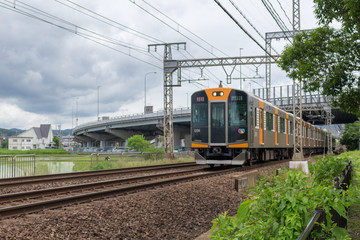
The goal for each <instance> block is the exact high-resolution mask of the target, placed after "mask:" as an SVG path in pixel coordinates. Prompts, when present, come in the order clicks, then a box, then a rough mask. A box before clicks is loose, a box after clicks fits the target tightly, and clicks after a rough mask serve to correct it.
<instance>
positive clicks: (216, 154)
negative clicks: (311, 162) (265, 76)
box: [191, 88, 326, 165]
mask: <svg viewBox="0 0 360 240" xmlns="http://www.w3.org/2000/svg"><path fill="white" fill-rule="evenodd" d="M191 109H192V114H191V147H192V148H193V149H195V160H196V163H197V164H209V165H214V164H224V165H243V164H245V163H249V164H251V163H252V162H253V161H265V160H270V159H284V158H291V157H292V155H293V144H294V135H293V132H294V131H293V121H295V120H294V116H293V115H292V114H291V113H288V112H285V111H283V110H281V109H279V108H278V107H277V106H275V105H273V104H271V103H268V102H266V101H263V100H261V99H260V98H258V97H257V96H255V95H253V94H250V93H247V92H245V91H241V90H236V89H232V88H212V89H205V90H201V91H198V92H195V93H194V94H193V95H192V96H191ZM299 122H300V121H299V119H298V118H297V119H296V127H297V128H301V131H302V140H301V141H303V151H304V154H305V155H306V154H310V153H321V152H323V151H326V134H325V132H323V131H322V130H321V129H319V128H317V127H316V126H314V125H311V124H310V123H307V122H304V121H303V124H302V126H299ZM299 140H300V139H299Z"/></svg>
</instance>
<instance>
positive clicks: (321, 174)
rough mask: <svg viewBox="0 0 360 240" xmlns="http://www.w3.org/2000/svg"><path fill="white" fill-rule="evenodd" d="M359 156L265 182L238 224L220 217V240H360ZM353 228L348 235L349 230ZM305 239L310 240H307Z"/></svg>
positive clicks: (245, 204) (321, 161)
mask: <svg viewBox="0 0 360 240" xmlns="http://www.w3.org/2000/svg"><path fill="white" fill-rule="evenodd" d="M359 164H360V154H359V152H349V153H344V154H342V155H340V156H333V155H330V156H327V157H326V158H320V159H318V160H317V161H316V162H315V163H313V164H311V165H310V171H311V175H308V176H306V175H305V174H303V173H302V172H300V171H296V170H286V171H283V172H282V173H281V174H279V176H276V177H271V178H264V179H262V180H260V181H259V184H258V185H257V187H256V188H254V189H252V190H251V194H250V197H249V198H248V200H246V201H244V202H243V203H242V204H241V205H240V207H239V209H238V212H237V214H236V216H235V217H234V218H231V217H228V215H226V214H225V215H220V216H219V217H218V218H217V219H215V220H214V225H213V228H215V227H218V228H217V230H216V231H214V232H213V233H212V234H213V236H214V237H216V238H217V239H260V238H262V239H263V238H264V236H265V239H271V238H275V239H278V238H280V239H307V236H308V235H309V236H310V238H311V239H329V238H331V239H351V238H353V239H359V231H360V229H359V224H358V220H359V217H358V215H356V214H354V212H356V211H359V204H358V203H359V196H358V194H357V192H358V189H359V173H360V171H359ZM346 227H347V230H346V229H345V228H346ZM304 236H305V238H304Z"/></svg>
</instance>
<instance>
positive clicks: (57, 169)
mask: <svg viewBox="0 0 360 240" xmlns="http://www.w3.org/2000/svg"><path fill="white" fill-rule="evenodd" d="M25 154H35V155H36V161H35V162H36V164H35V175H42V174H56V173H65V172H81V171H89V170H100V169H111V168H128V167H140V166H150V165H159V164H170V163H181V162H193V161H194V158H193V157H181V158H180V157H176V158H175V159H174V160H169V159H159V160H145V159H144V157H143V156H142V155H136V154H132V156H130V155H121V154H117V155H113V154H101V155H99V156H98V157H96V156H95V155H91V154H89V153H81V154H78V153H68V152H66V151H65V150H58V149H45V150H31V151H20V150H19V151H16V150H15V151H11V150H7V149H0V155H13V156H15V155H25ZM107 156H109V157H110V159H109V160H105V157H107ZM6 165H9V164H8V163H7V162H6V161H3V162H0V170H1V169H2V168H8V166H6ZM20 165H21V164H20ZM20 165H19V168H20V170H19V172H23V173H22V174H23V175H25V176H28V175H33V174H34V172H33V171H34V168H32V169H31V168H30V170H29V169H27V168H26V169H24V168H23V167H21V166H20ZM4 171H5V170H4ZM7 171H9V170H7ZM0 172H1V171H0ZM0 175H1V174H0ZM0 177H1V176H0Z"/></svg>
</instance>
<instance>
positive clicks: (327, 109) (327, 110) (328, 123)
mask: <svg viewBox="0 0 360 240" xmlns="http://www.w3.org/2000/svg"><path fill="white" fill-rule="evenodd" d="M327 102H330V101H329V100H328V99H327ZM324 110H325V114H326V118H325V119H326V127H327V135H328V137H327V146H328V151H327V153H328V154H331V153H333V151H332V149H333V146H332V131H331V126H332V119H333V117H334V116H333V115H332V114H331V106H325V107H324Z"/></svg>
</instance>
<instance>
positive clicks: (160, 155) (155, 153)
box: [143, 145, 164, 160]
mask: <svg viewBox="0 0 360 240" xmlns="http://www.w3.org/2000/svg"><path fill="white" fill-rule="evenodd" d="M143 156H144V159H145V160H160V159H164V149H163V148H157V147H155V146H154V145H150V146H149V147H148V148H147V149H145V150H144V152H143Z"/></svg>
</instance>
